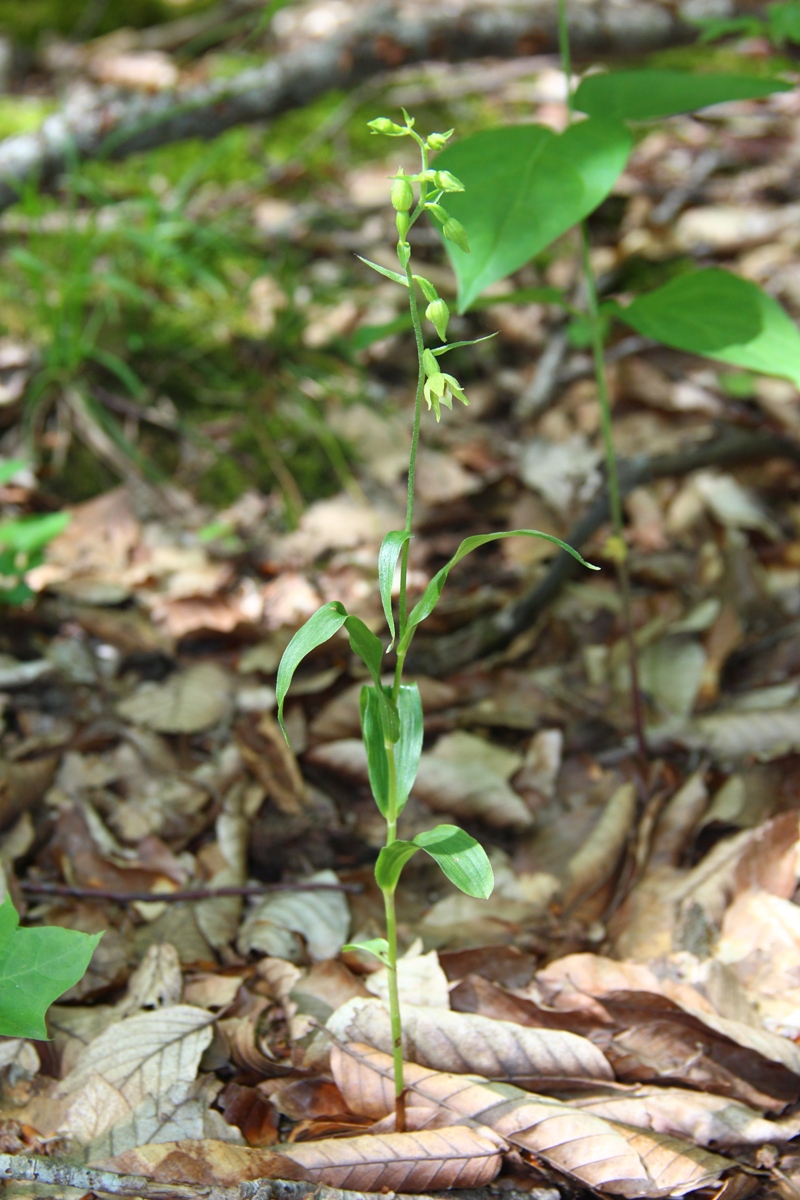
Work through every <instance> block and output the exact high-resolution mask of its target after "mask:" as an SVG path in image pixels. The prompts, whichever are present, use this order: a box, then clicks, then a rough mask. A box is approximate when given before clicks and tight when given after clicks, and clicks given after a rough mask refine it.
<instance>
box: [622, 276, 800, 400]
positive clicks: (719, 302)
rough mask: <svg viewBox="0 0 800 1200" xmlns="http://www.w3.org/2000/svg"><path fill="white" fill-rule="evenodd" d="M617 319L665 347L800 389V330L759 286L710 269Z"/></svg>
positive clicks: (649, 295)
mask: <svg viewBox="0 0 800 1200" xmlns="http://www.w3.org/2000/svg"><path fill="white" fill-rule="evenodd" d="M617 316H618V317H619V318H620V319H621V320H622V321H624V322H625V324H626V325H630V326H631V327H632V328H633V329H635V330H636V331H637V332H638V333H641V334H643V335H644V336H645V337H649V338H655V340H656V341H659V342H663V343H664V345H665V346H674V347H675V348H676V349H678V350H687V351H689V352H690V353H692V354H702V355H704V356H705V357H706V358H715V359H719V360H720V362H725V363H730V364H731V365H732V366H736V367H744V368H745V369H746V370H749V371H757V372H758V373H760V374H762V375H780V376H783V377H785V378H786V379H791V381H792V383H794V384H795V386H796V387H800V330H798V328H797V325H796V324H795V323H794V321H793V320H792V319H791V317H790V316H789V315H788V314H787V313H786V312H785V311H784V310H783V309H782V308H781V306H780V304H778V302H777V300H773V298H772V297H771V296H768V295H767V293H766V292H763V291H762V290H761V288H760V287H757V286H756V284H754V283H751V282H750V281H749V280H748V279H742V278H740V276H738V275H733V274H731V272H730V271H723V270H720V269H718V268H715V267H714V268H709V269H708V270H704V271H692V272H691V273H689V274H687V275H679V276H678V277H677V278H676V279H672V280H670V282H669V283H667V284H665V285H664V286H663V287H660V288H656V290H655V291H652V292H647V293H646V295H644V296H640V297H639V298H638V299H637V300H634V301H633V303H632V304H629V305H628V306H627V308H618V309H617Z"/></svg>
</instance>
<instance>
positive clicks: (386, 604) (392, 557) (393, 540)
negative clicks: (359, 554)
mask: <svg viewBox="0 0 800 1200" xmlns="http://www.w3.org/2000/svg"><path fill="white" fill-rule="evenodd" d="M410 537H411V534H410V533H408V532H407V531H406V530H405V529H393V530H392V532H391V533H387V535H386V537H385V538H384V539H383V541H382V542H381V548H380V551H379V552H378V587H379V589H380V593H381V603H382V604H383V611H384V613H385V614H386V624H387V625H388V626H389V634H390V636H391V639H392V640H391V641H390V643H389V649H390V650H391V648H392V646H393V645H394V615H393V614H392V585H393V583H394V572H395V568H396V567H397V560H398V558H399V557H400V554H401V552H402V549H403V546H405V544H406V542H407V541H408V540H409V539H410Z"/></svg>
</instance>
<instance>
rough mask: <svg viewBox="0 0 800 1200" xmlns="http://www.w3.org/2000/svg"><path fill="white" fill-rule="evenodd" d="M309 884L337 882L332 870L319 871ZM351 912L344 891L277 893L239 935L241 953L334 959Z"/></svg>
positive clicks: (294, 959)
mask: <svg viewBox="0 0 800 1200" xmlns="http://www.w3.org/2000/svg"><path fill="white" fill-rule="evenodd" d="M306 882H308V883H315V882H319V883H326V884H332V883H333V884H335V883H338V882H339V881H338V879H337V877H336V875H335V874H334V872H333V871H317V872H316V874H314V875H311V876H310V877H309V879H308V880H307V881H306ZM349 929H350V910H349V908H348V907H347V897H346V896H345V894H344V892H334V891H320V892H313V891H308V892H278V893H276V894H275V895H272V896H268V897H267V899H266V900H263V901H261V903H260V904H258V906H257V907H256V908H255V909H253V911H252V912H251V913H250V914H249V916H248V917H247V918H246V919H245V921H244V924H243V925H242V928H241V932H240V933H239V940H238V943H237V945H238V948H239V951H240V953H241V954H249V953H250V952H251V951H253V950H258V951H260V952H261V953H262V954H267V955H273V956H275V957H277V958H286V959H288V960H289V961H290V962H302V961H303V960H304V958H305V957H306V954H307V956H308V958H310V959H311V961H312V962H322V961H323V960H324V959H326V958H335V957H336V955H337V954H338V953H339V951H340V950H341V948H342V946H343V945H344V944H345V942H346V941H347V934H348V932H349Z"/></svg>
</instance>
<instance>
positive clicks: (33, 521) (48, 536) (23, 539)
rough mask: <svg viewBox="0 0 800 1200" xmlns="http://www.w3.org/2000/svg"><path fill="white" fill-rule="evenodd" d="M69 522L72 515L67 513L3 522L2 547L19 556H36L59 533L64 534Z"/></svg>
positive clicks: (0, 533) (46, 514)
mask: <svg viewBox="0 0 800 1200" xmlns="http://www.w3.org/2000/svg"><path fill="white" fill-rule="evenodd" d="M69 522H70V515H69V513H66V512H57V513H45V514H43V515H42V516H33V517H17V519H16V520H15V521H3V522H2V523H0V546H6V547H8V549H9V550H13V551H14V552H15V553H17V554H35V553H36V551H37V550H41V549H43V548H44V547H45V546H46V545H47V543H48V542H52V540H53V538H54V537H57V536H58V534H59V533H63V531H64V530H65V529H66V527H67V525H69Z"/></svg>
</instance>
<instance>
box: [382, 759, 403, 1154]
mask: <svg viewBox="0 0 800 1200" xmlns="http://www.w3.org/2000/svg"><path fill="white" fill-rule="evenodd" d="M385 745H386V758H387V762H388V767H389V781H388V800H389V804H388V812H387V814H386V845H387V846H391V844H392V842H394V841H395V840H396V837H397V769H396V764H395V757H394V745H393V743H392V742H390V741H389V739H388V738H387V739H386V742H385ZM383 906H384V910H385V912H386V941H387V942H388V944H389V950H388V954H387V957H388V960H389V966H388V971H387V978H388V984H389V1017H390V1020H391V1026H392V1059H393V1061H394V1104H395V1131H396V1132H397V1133H403V1132H404V1130H405V1127H406V1101H405V1081H404V1078H403V1025H402V1021H401V1018H400V992H399V989H398V986H397V915H396V913H395V907H394V888H391V889H388V888H387V889H385V890H384V893H383Z"/></svg>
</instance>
